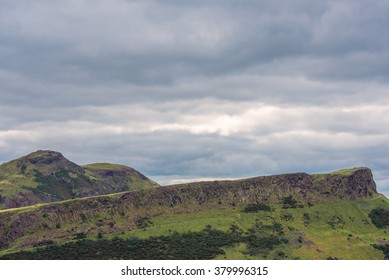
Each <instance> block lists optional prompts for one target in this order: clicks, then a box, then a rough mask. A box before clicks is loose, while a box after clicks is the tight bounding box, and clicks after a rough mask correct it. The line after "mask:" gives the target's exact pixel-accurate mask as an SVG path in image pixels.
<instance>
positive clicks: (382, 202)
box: [0, 196, 389, 260]
mask: <svg viewBox="0 0 389 280" xmlns="http://www.w3.org/2000/svg"><path fill="white" fill-rule="evenodd" d="M271 206H272V209H273V210H272V211H270V212H269V211H259V212H257V213H246V212H244V211H243V209H244V205H242V206H239V207H220V208H218V209H210V210H206V211H200V212H189V213H176V214H163V213H161V215H159V216H156V217H152V218H147V213H146V212H145V213H139V216H142V217H146V218H145V219H144V221H142V222H140V223H139V224H138V225H137V228H133V229H131V230H128V229H126V227H125V224H126V219H125V217H121V216H120V215H119V216H115V217H114V218H113V219H108V217H106V216H103V215H102V216H100V217H98V216H96V217H95V218H93V219H86V220H84V221H82V222H80V223H74V224H68V225H63V226H62V225H61V228H59V229H57V230H58V231H62V232H64V233H65V232H73V235H70V236H68V238H53V239H50V240H52V241H53V242H55V243H56V244H65V243H67V242H74V240H75V239H76V238H75V236H77V232H81V231H83V230H84V229H86V228H87V229H88V231H87V234H86V236H85V237H86V238H87V239H91V240H98V239H99V238H98V236H99V232H100V233H103V236H104V237H103V238H104V239H112V238H114V237H120V238H133V237H136V238H141V239H147V238H150V237H157V236H169V235H171V234H173V233H174V232H178V233H187V232H200V231H202V230H203V229H204V228H205V227H207V226H208V225H211V226H212V228H213V229H216V230H221V231H223V232H228V231H229V229H230V228H231V225H236V226H238V227H239V228H240V229H242V231H244V232H246V231H248V230H249V229H250V228H252V227H253V225H254V224H255V223H256V222H258V221H259V222H260V223H261V224H263V225H265V226H266V225H272V224H274V223H279V224H280V225H281V226H282V228H283V232H284V235H283V236H284V237H285V238H286V239H287V240H288V243H287V244H281V245H279V246H277V247H276V248H274V249H273V250H270V251H268V252H265V253H258V254H249V253H248V250H247V244H246V243H244V242H240V243H237V244H235V245H234V246H230V247H224V248H223V250H224V252H225V254H221V255H219V256H216V259H327V258H329V257H333V258H338V259H354V260H356V259H383V258H384V256H383V253H382V252H381V251H379V250H377V249H374V248H373V247H372V246H371V244H386V243H389V234H388V230H389V229H386V228H382V229H378V228H377V227H376V226H374V225H373V224H372V222H371V220H370V218H369V213H370V211H371V210H373V209H376V208H383V209H387V210H389V200H388V199H387V198H385V197H384V196H375V197H373V198H369V199H364V200H361V201H351V202H350V201H347V202H339V203H334V204H318V205H313V206H310V207H309V206H307V205H305V206H304V207H303V208H289V209H283V208H282V205H271ZM30 210H31V209H30ZM19 211H20V210H19ZM109 221H114V225H113V227H115V228H118V227H119V228H122V230H121V231H120V232H114V233H109V230H107V228H109V225H108V224H109ZM99 225H100V226H99ZM48 236H49V233H48V232H47V231H44V230H42V231H40V232H35V233H33V238H34V239H35V240H46V241H47V240H48V238H47V237H48ZM57 236H58V235H57ZM100 237H101V236H100ZM27 239H31V236H26V237H23V238H21V239H19V240H17V241H16V242H14V243H13V245H12V247H11V248H8V249H6V250H3V251H0V255H4V254H6V253H10V252H15V251H18V250H19V249H17V248H18V246H20V245H21V244H23V242H24V241H26V240H27ZM42 244H44V242H43V243H42Z"/></svg>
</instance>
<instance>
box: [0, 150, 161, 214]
mask: <svg viewBox="0 0 389 280" xmlns="http://www.w3.org/2000/svg"><path fill="white" fill-rule="evenodd" d="M157 186H158V184H157V183H156V182H154V181H152V180H150V179H148V178H146V177H145V176H144V175H142V174H141V173H139V172H138V171H136V170H134V169H132V168H130V167H127V166H123V165H116V164H109V163H98V164H89V165H85V166H83V167H81V166H78V165H77V164H75V163H73V162H71V161H69V160H67V159H66V158H65V157H63V156H62V154H60V153H58V152H54V151H36V152H34V153H31V154H29V155H26V156H23V157H21V158H18V159H16V160H13V161H10V162H7V163H4V164H1V165H0V209H5V208H15V207H20V206H27V205H33V204H37V203H45V202H52V201H58V200H66V199H73V198H77V197H85V196H94V195H100V194H109V193H115V192H122V191H128V190H139V189H144V188H152V187H157Z"/></svg>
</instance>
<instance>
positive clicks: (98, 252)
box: [0, 166, 389, 259]
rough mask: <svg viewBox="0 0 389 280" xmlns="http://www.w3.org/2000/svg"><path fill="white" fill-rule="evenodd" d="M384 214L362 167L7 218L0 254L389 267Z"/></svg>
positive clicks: (0, 231) (183, 188)
mask: <svg viewBox="0 0 389 280" xmlns="http://www.w3.org/2000/svg"><path fill="white" fill-rule="evenodd" d="M95 167H96V168H97V167H98V166H95ZM103 167H104V166H103ZM92 168H93V167H92ZM104 168H106V167H104ZM329 192H330V194H328V193H329ZM377 209H380V211H377ZM372 213H375V215H372ZM387 214H388V215H389V201H388V199H387V198H385V197H384V196H382V195H380V194H378V193H376V191H375V184H374V181H373V180H372V177H371V172H370V171H369V170H368V169H365V168H356V169H350V170H342V171H339V172H332V173H328V174H316V175H307V174H303V173H298V174H284V175H277V176H266V177H256V178H251V179H244V180H236V181H219V182H200V183H192V184H184V185H175V186H167V187H160V188H154V189H147V190H139V191H130V192H124V193H120V194H111V195H102V196H95V197H90V198H79V199H73V200H68V201H61V202H56V203H48V204H41V205H34V206H29V207H23V208H19V209H11V210H10V209H8V210H2V211H0V236H2V238H0V248H1V249H0V256H1V258H5V259H6V258H11V259H17V258H22V259H23V258H24V259H30V258H38V259H39V258H43V259H51V258H54V259H55V258H69V259H77V258H81V259H118V258H119V259H120V258H123V259H161V258H162V259H327V258H332V259H384V257H385V255H384V253H383V252H384V249H385V248H387V247H386V246H389V245H388V244H389V235H388V232H387V231H388V230H389V228H388V226H389V221H388V220H387V219H386V216H385V215H387ZM374 217H378V218H379V219H381V220H380V222H382V223H377V221H376V220H375V218H374ZM377 225H378V226H377ZM374 244H376V245H378V246H382V248H381V247H378V246H375V247H374V246H372V245H374ZM379 248H381V250H379ZM146 249H147V250H146Z"/></svg>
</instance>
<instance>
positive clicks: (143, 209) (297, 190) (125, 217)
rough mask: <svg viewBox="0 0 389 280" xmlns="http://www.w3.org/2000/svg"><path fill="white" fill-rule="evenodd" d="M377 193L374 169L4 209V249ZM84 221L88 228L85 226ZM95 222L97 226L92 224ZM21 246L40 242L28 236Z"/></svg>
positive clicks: (0, 223)
mask: <svg viewBox="0 0 389 280" xmlns="http://www.w3.org/2000/svg"><path fill="white" fill-rule="evenodd" d="M376 194H377V191H376V185H375V183H374V180H373V176H372V173H371V170H370V169H368V168H355V169H350V170H343V171H339V172H333V173H329V174H318V175H308V174H306V173H295V174H284V175H274V176H261V177H255V178H250V179H242V180H235V181H212V182H197V183H189V184H180V185H172V186H165V187H159V188H152V189H147V190H139V191H130V192H127V193H124V194H117V195H110V196H99V197H91V198H83V199H76V200H70V201H65V202H58V203H52V204H47V205H42V206H39V207H30V208H26V209H20V210H14V211H2V212H0V248H6V247H7V246H9V245H10V244H11V243H12V242H13V241H14V240H16V239H18V238H21V237H26V235H27V233H28V232H37V231H38V232H39V231H44V232H46V235H45V236H46V238H59V237H64V236H65V237H66V236H69V235H71V234H74V232H69V231H67V232H64V231H63V230H61V229H59V228H58V225H61V227H62V226H64V225H67V226H66V228H69V225H78V226H77V230H79V231H82V232H88V231H90V230H95V229H96V227H98V228H99V230H102V231H105V232H120V231H123V230H129V229H132V228H134V227H135V226H136V223H137V221H138V220H139V219H141V218H143V217H154V216H158V215H162V214H174V213H186V212H193V211H203V210H206V209H212V208H223V207H239V206H240V205H243V204H249V203H267V204H271V203H282V201H283V198H285V197H287V196H291V197H293V199H294V200H296V201H297V202H298V203H300V204H301V205H307V204H309V203H310V204H315V203H332V202H337V201H343V200H359V199H363V198H366V197H369V196H374V195H376ZM83 224H84V226H83ZM91 224H94V226H91ZM24 242H25V243H24V245H23V242H19V243H20V246H21V247H23V246H31V243H33V242H37V241H36V240H35V241H33V240H29V239H28V238H27V237H26V238H25V241H24Z"/></svg>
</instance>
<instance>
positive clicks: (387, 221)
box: [369, 208, 389, 228]
mask: <svg viewBox="0 0 389 280" xmlns="http://www.w3.org/2000/svg"><path fill="white" fill-rule="evenodd" d="M369 217H370V219H371V221H372V222H373V224H374V225H375V226H376V227H377V228H384V227H387V226H389V211H388V210H385V209H382V208H376V209H373V210H371V212H370V214H369Z"/></svg>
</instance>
